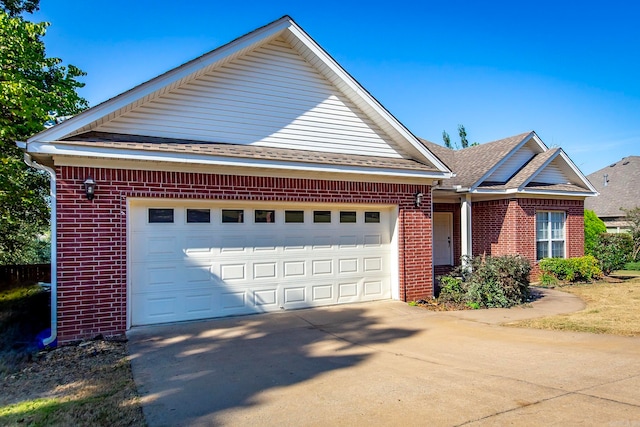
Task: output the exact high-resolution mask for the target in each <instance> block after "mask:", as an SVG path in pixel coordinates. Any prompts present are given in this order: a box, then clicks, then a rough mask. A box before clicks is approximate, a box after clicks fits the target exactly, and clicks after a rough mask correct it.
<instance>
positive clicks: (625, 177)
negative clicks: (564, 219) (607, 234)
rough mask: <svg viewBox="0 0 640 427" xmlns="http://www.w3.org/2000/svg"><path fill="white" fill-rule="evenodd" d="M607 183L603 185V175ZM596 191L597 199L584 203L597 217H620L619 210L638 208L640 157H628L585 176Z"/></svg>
mask: <svg viewBox="0 0 640 427" xmlns="http://www.w3.org/2000/svg"><path fill="white" fill-rule="evenodd" d="M605 174H606V175H607V177H608V182H607V185H606V186H605V185H604V180H605V178H604V175H605ZM587 178H588V179H589V181H590V182H591V184H592V185H593V186H594V187H595V188H596V190H598V192H599V193H600V195H599V196H598V197H591V198H589V199H587V200H586V201H585V205H584V207H585V209H590V210H592V211H594V212H595V213H596V215H598V216H599V217H620V216H624V215H625V214H624V212H623V211H621V210H620V208H625V209H632V208H634V207H636V206H640V156H628V157H624V158H622V159H621V160H619V161H617V162H615V163H613V164H611V165H609V166H606V167H604V168H602V169H600V170H597V171H595V172H594V173H592V174H590V175H588V176H587Z"/></svg>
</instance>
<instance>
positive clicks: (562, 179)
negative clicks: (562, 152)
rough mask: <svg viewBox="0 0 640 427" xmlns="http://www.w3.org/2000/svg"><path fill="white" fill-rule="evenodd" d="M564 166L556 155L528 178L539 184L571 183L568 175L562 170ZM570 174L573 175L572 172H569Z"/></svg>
mask: <svg viewBox="0 0 640 427" xmlns="http://www.w3.org/2000/svg"><path fill="white" fill-rule="evenodd" d="M563 166H564V168H563ZM565 168H567V166H566V165H563V164H562V163H561V161H560V158H559V157H556V158H555V159H553V160H552V161H551V163H549V164H548V165H547V166H546V167H545V168H544V169H542V170H541V171H540V172H538V174H537V175H536V176H534V177H533V178H532V179H531V180H530V182H535V183H540V184H569V183H571V179H570V178H569V175H568V174H567V173H565V171H564V170H563V169H565ZM567 172H569V171H567ZM571 175H573V173H571Z"/></svg>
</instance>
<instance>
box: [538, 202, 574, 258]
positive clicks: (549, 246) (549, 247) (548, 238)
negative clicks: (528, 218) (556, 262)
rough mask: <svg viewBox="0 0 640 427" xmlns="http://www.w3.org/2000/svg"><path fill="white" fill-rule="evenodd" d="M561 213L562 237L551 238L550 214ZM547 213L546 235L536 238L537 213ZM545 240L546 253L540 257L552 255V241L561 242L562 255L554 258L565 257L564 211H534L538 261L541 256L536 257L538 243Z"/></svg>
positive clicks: (565, 219) (551, 222)
mask: <svg viewBox="0 0 640 427" xmlns="http://www.w3.org/2000/svg"><path fill="white" fill-rule="evenodd" d="M554 213H555V214H562V238H561V239H559V238H553V232H552V230H553V227H552V224H553V221H552V220H551V214H554ZM539 214H547V236H546V238H544V239H539V238H538V215H539ZM543 242H546V243H547V250H546V255H545V256H544V257H542V258H552V257H553V242H562V256H561V257H556V258H566V257H567V213H566V212H565V211H553V210H549V211H536V261H540V260H541V259H542V258H540V257H538V245H539V244H541V243H543Z"/></svg>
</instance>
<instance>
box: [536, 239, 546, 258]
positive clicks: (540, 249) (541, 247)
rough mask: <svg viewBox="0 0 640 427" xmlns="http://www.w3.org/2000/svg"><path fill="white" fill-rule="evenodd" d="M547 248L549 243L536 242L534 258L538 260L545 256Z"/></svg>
mask: <svg viewBox="0 0 640 427" xmlns="http://www.w3.org/2000/svg"><path fill="white" fill-rule="evenodd" d="M548 248H549V243H547V242H536V259H538V260H540V259H542V258H547V257H548V255H547V252H548Z"/></svg>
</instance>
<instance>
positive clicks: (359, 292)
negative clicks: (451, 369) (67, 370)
mask: <svg viewBox="0 0 640 427" xmlns="http://www.w3.org/2000/svg"><path fill="white" fill-rule="evenodd" d="M394 212H395V210H394V209H393V208H392V207H388V206H387V207H372V206H367V207H362V206H341V207H338V208H336V207H335V205H332V206H327V205H318V206H304V207H301V206H295V205H274V204H271V205H266V204H265V205H262V204H247V203H245V204H226V205H220V204H212V203H209V204H206V203H198V202H189V203H185V202H184V201H181V202H167V201H153V202H151V201H140V200H138V201H136V200H133V201H131V202H130V210H129V213H130V220H129V286H130V288H129V289H130V293H129V295H130V297H129V298H130V300H129V302H130V316H131V317H130V319H131V325H133V326H136V325H148V324H155V323H166V322H175V321H182V320H194V319H205V318H211V317H222V316H229V315H238V314H248V313H256V312H266V311H276V310H281V309H290V308H303V307H313V306H320V305H330V304H340V303H346V302H356V301H371V300H378V299H386V298H390V297H391V274H390V271H391V256H390V253H391V249H390V248H391V244H390V242H391V237H392V233H393V224H394V223H395V219H394V218H393V216H394Z"/></svg>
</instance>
